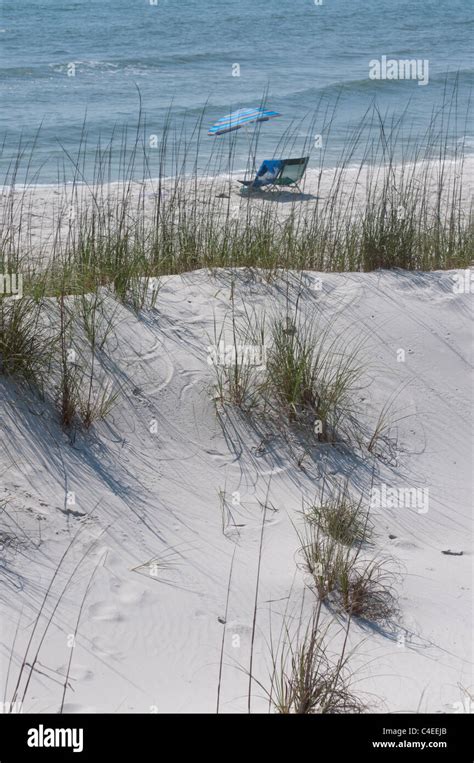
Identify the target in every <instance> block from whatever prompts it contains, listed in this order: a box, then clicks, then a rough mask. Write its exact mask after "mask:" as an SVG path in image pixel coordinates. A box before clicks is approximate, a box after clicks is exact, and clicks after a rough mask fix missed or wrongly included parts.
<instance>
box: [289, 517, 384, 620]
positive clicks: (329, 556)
mask: <svg viewBox="0 0 474 763" xmlns="http://www.w3.org/2000/svg"><path fill="white" fill-rule="evenodd" d="M300 540H301V553H302V555H303V560H304V566H305V568H306V569H307V571H308V572H309V573H310V574H311V576H312V578H313V581H314V587H315V590H316V592H317V594H318V597H319V599H320V601H322V602H325V603H326V604H327V605H328V606H330V607H332V608H334V609H336V611H339V612H345V613H346V614H347V615H349V616H350V617H355V618H360V619H366V620H370V621H373V622H382V621H387V620H389V619H390V618H391V617H392V616H393V615H394V614H395V612H396V600H395V596H394V592H393V579H394V575H393V572H392V570H391V565H390V561H389V560H388V559H385V558H382V557H379V558H374V559H366V558H364V557H363V556H362V554H361V546H360V545H359V546H358V547H357V548H356V549H355V550H354V549H353V548H350V547H349V546H346V545H343V544H342V543H341V542H339V541H338V540H336V539H335V538H333V537H331V536H326V535H324V533H323V531H322V529H321V527H320V526H319V525H318V526H315V525H314V524H313V523H310V524H307V525H305V529H304V530H303V532H302V533H300Z"/></svg>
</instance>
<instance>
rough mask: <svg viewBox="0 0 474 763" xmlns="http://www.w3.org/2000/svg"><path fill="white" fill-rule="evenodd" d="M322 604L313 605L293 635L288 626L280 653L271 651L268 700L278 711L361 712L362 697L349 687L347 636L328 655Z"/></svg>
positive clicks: (298, 713)
mask: <svg viewBox="0 0 474 763" xmlns="http://www.w3.org/2000/svg"><path fill="white" fill-rule="evenodd" d="M320 617H321V604H320V603H319V605H318V606H317V607H316V610H315V612H314V613H313V614H312V616H311V617H310V620H309V623H308V625H307V626H306V628H304V629H302V628H301V622H300V626H299V627H298V631H297V633H296V636H295V635H294V634H292V633H291V632H290V629H289V628H288V626H287V625H284V628H285V629H286V632H285V637H284V639H283V643H282V644H281V645H280V650H279V654H276V655H275V654H272V661H273V669H272V674H271V690H270V693H269V694H270V701H271V704H272V706H273V708H274V709H275V711H276V712H277V713H281V714H284V715H289V714H297V715H314V714H328V713H331V714H338V713H360V712H362V711H363V709H364V704H363V702H362V700H361V699H360V698H359V697H357V695H356V694H354V692H353V690H352V688H351V682H352V675H351V671H350V668H349V665H348V662H349V658H350V654H348V653H347V637H348V632H349V626H350V621H348V623H347V625H346V629H345V634H344V641H343V645H342V648H341V649H340V652H339V654H338V655H337V657H336V658H334V657H331V656H330V654H329V649H328V643H329V640H330V639H329V635H328V627H326V628H323V627H322V626H321V624H320Z"/></svg>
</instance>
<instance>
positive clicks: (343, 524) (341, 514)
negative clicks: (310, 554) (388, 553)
mask: <svg viewBox="0 0 474 763" xmlns="http://www.w3.org/2000/svg"><path fill="white" fill-rule="evenodd" d="M304 517H305V519H306V521H307V522H310V523H312V524H314V525H316V526H318V527H319V528H320V530H321V531H322V532H323V533H324V534H325V535H327V536H329V537H330V538H332V539H333V540H334V541H336V542H338V543H341V544H342V545H343V546H359V545H361V544H362V543H365V542H367V541H368V540H369V539H370V537H371V533H372V524H371V522H370V520H369V511H368V509H366V508H364V500H363V496H360V497H359V498H354V496H353V495H352V494H351V492H350V487H349V480H345V481H344V482H343V483H342V484H341V485H339V486H338V487H337V488H336V490H335V491H334V492H333V494H332V495H329V496H327V497H325V496H324V490H323V495H322V498H321V500H320V501H317V502H315V503H313V504H311V505H310V506H307V507H306V508H305V510H304Z"/></svg>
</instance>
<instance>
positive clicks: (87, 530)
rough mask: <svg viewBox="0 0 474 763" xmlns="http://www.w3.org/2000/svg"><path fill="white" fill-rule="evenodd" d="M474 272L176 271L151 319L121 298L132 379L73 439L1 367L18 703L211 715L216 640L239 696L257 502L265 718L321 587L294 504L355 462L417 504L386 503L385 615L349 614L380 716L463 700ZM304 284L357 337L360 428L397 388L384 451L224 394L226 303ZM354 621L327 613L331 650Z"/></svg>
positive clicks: (5, 626)
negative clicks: (281, 652) (223, 401)
mask: <svg viewBox="0 0 474 763" xmlns="http://www.w3.org/2000/svg"><path fill="white" fill-rule="evenodd" d="M310 181H311V176H309V182H310ZM313 190H314V188H313ZM305 191H306V192H308V186H306V187H305ZM36 193H37V196H36V199H37V200H38V202H37V203H39V198H40V194H41V198H42V200H43V202H47V204H50V205H53V204H54V198H55V195H54V191H52V190H43V191H41V192H39V191H37V192H36ZM262 203H263V202H262ZM308 203H311V202H308ZM465 276H466V274H465V273H464V271H462V272H458V273H456V272H452V271H448V272H431V273H417V272H403V271H397V270H395V271H393V272H388V271H385V272H382V271H380V272H373V273H341V274H328V273H314V272H311V273H309V272H308V273H304V274H303V280H301V278H300V276H298V275H297V274H291V273H283V272H282V273H281V274H280V275H279V276H278V277H274V278H273V279H272V280H271V281H270V282H268V281H267V280H266V278H265V277H263V278H259V277H258V273H253V274H252V273H249V272H247V271H244V270H241V271H239V273H238V274H237V275H235V274H234V278H233V279H232V278H231V275H230V274H229V273H228V272H225V271H217V272H215V273H214V274H213V275H211V274H209V272H207V271H204V270H201V271H197V272H194V273H189V274H185V275H182V276H169V277H165V278H164V279H163V281H164V282H163V285H162V288H161V290H160V292H159V295H158V299H157V302H156V305H155V308H154V309H150V310H149V311H147V312H146V313H145V314H144V315H142V316H141V317H140V318H137V317H136V316H135V315H134V314H133V313H132V312H131V311H130V310H128V309H126V308H125V307H120V306H117V304H116V303H115V302H114V301H113V300H112V298H111V297H110V296H109V297H106V298H105V307H106V308H107V306H108V307H109V308H110V310H114V311H117V310H118V313H117V314H116V321H115V328H114V331H113V332H112V334H111V336H110V337H109V339H108V340H107V345H106V350H105V352H106V356H107V368H108V372H109V374H110V375H111V377H112V378H113V379H114V382H115V383H116V384H117V387H118V389H119V390H120V393H119V396H118V399H117V400H116V402H115V405H114V407H113V409H112V410H111V412H110V414H109V415H108V416H107V417H106V418H105V420H104V421H99V422H97V423H95V424H94V426H93V428H92V429H91V430H90V431H89V432H86V433H82V432H78V433H77V434H76V436H75V437H74V438H73V439H72V440H71V437H70V434H68V433H66V432H64V431H63V430H62V428H61V426H60V425H59V423H58V421H57V419H56V418H55V416H54V414H53V413H52V411H51V403H50V402H44V403H40V402H38V400H37V399H36V398H35V397H34V396H30V395H28V394H25V392H24V391H21V390H20V389H19V388H18V386H17V385H16V384H15V383H14V382H13V381H9V380H8V379H4V378H2V380H1V384H2V406H1V418H2V429H3V437H2V444H1V452H0V459H1V468H2V474H3V484H2V493H1V496H0V498H1V501H2V528H1V530H2V546H1V558H2V569H3V574H4V583H3V586H2V595H1V597H0V606H1V619H2V638H1V645H0V648H1V651H0V659H1V666H2V674H3V675H4V676H7V680H6V684H5V685H4V688H3V690H4V692H5V696H6V698H7V699H11V698H12V697H14V696H16V699H17V700H21V699H22V697H23V709H24V711H25V712H52V713H54V712H57V711H58V709H59V708H60V707H61V701H62V697H63V690H64V685H65V684H67V685H66V694H65V699H64V706H63V710H64V711H65V712H73V713H76V712H97V713H102V712H130V713H134V712H145V713H148V712H174V711H175V712H180V713H187V712H192V711H198V712H214V711H215V710H216V697H217V687H218V684H219V666H220V662H221V643H222V639H223V638H224V642H223V643H224V649H223V659H222V676H221V686H220V712H234V711H238V712H240V711H246V709H247V696H248V669H249V659H250V652H251V642H252V631H253V617H254V600H255V593H256V575H257V566H258V561H259V546H260V541H261V532H262V519H265V522H264V532H263V544H262V553H261V569H260V584H259V590H258V597H257V609H256V623H255V632H254V639H253V640H254V648H253V653H254V656H253V669H252V672H253V675H254V677H255V680H254V683H253V686H252V711H254V712H265V711H267V709H268V697H267V696H266V695H265V690H264V688H262V687H266V688H268V687H269V674H270V672H271V644H273V647H274V648H275V649H276V648H277V646H278V640H279V638H281V628H282V624H283V623H284V622H286V623H287V625H288V627H289V628H290V629H293V628H294V627H296V626H297V622H298V619H299V617H300V616H301V613H302V616H303V618H305V617H307V616H309V613H310V611H311V609H312V607H313V605H314V601H315V595H314V591H313V590H312V587H311V576H309V575H308V573H307V571H305V569H304V564H303V560H302V556H301V553H300V550H299V549H300V545H301V544H300V542H299V540H298V536H297V529H298V528H300V527H301V524H302V522H303V517H302V514H301V512H302V506H303V503H304V502H305V501H306V502H312V501H313V502H314V500H315V499H317V497H318V495H319V496H320V494H321V489H322V484H323V482H324V480H325V479H326V480H327V479H332V480H336V481H337V480H338V479H343V478H344V477H345V476H348V475H350V476H351V480H352V482H353V487H354V489H355V490H357V491H360V492H361V493H363V494H364V495H365V496H366V500H367V496H368V494H369V491H370V489H371V488H373V487H374V486H375V487H377V486H379V487H380V490H382V489H383V486H384V485H385V486H386V487H387V486H388V487H389V488H392V489H395V490H399V489H400V490H406V489H408V490H411V489H417V490H419V491H421V492H420V495H421V494H422V495H423V496H424V499H426V500H423V501H422V502H420V503H416V504H413V505H411V506H407V505H403V503H402V502H401V503H399V504H397V502H396V501H395V503H394V502H393V501H392V504H391V505H388V506H379V507H377V506H375V507H374V508H372V509H371V520H372V521H373V524H374V532H373V537H372V540H371V543H370V546H369V547H368V550H367V553H370V555H371V556H376V557H378V558H384V559H385V560H387V564H388V565H389V567H390V569H391V570H392V571H393V572H394V574H395V578H394V582H393V587H394V592H395V595H396V599H397V611H396V613H394V614H393V616H392V617H391V618H390V620H389V622H387V623H385V624H383V625H378V624H373V623H370V622H368V621H364V620H358V619H356V618H355V619H354V620H353V622H352V625H351V629H350V634H349V645H350V650H354V653H353V654H351V657H350V672H351V675H352V681H353V684H354V685H353V691H354V692H355V694H357V695H358V696H359V697H360V698H361V700H362V701H363V702H364V705H365V706H366V708H367V709H368V710H371V711H375V712H378V711H383V710H389V711H391V712H398V711H409V712H425V711H432V712H437V713H438V712H464V711H465V703H466V702H468V703H469V702H470V699H469V697H470V696H471V697H472V634H471V627H472V547H471V540H470V532H471V527H472V515H471V496H472V468H471V466H472V462H471V457H472V441H471V439H470V432H471V413H470V411H471V404H472V376H471V373H470V372H471V364H472V293H469V292H468V291H467V290H464V293H460V290H459V289H454V288H453V286H454V284H456V283H458V282H459V283H461V282H462V283H468V282H469V280H468V281H466V280H465ZM468 278H469V274H468ZM319 279H321V280H319ZM231 281H233V283H234V285H233V287H232V288H231ZM462 291H463V290H461V292H462ZM297 294H299V295H300V296H299V304H300V309H301V311H302V313H303V314H308V315H309V314H312V313H313V312H316V313H317V314H318V315H320V316H321V317H322V319H324V321H326V322H328V323H329V324H330V325H331V326H335V327H336V326H337V329H338V331H340V332H342V334H343V335H344V336H345V337H346V338H347V339H350V340H351V341H353V342H356V341H358V340H360V339H361V338H362V339H363V340H364V348H363V349H364V355H365V357H366V359H367V365H366V366H364V375H363V382H362V383H361V384H360V387H359V391H358V394H357V404H358V405H359V406H360V410H361V414H360V415H361V417H362V421H363V422H365V423H367V425H368V427H369V430H370V427H371V426H373V422H374V419H376V417H377V416H378V414H379V412H380V410H381V408H382V407H383V405H384V404H385V403H386V402H387V400H388V399H390V398H392V399H393V401H394V406H393V410H392V414H391V416H392V423H391V426H390V428H389V430H387V432H386V433H385V435H384V437H383V438H382V439H381V441H380V443H379V447H378V448H377V450H376V451H375V452H368V451H367V450H366V449H365V450H364V449H363V448H362V449H359V448H357V447H352V446H351V447H348V446H346V445H344V444H343V443H341V444H335V445H333V444H330V443H315V444H314V446H313V447H311V448H309V449H308V451H307V452H303V451H302V449H301V447H300V446H299V444H298V440H297V439H295V438H293V437H292V436H291V435H290V434H288V433H285V432H284V431H279V430H272V429H267V428H265V427H264V428H263V429H262V430H260V431H259V428H258V426H257V427H256V426H253V425H252V423H251V421H250V420H249V418H248V416H246V415H245V414H242V413H241V412H239V411H238V410H235V409H233V408H232V407H231V406H224V407H222V406H220V405H219V404H218V405H217V408H216V404H215V402H214V401H213V391H212V390H213V383H214V381H215V380H214V376H213V368H212V366H210V365H209V362H208V357H209V345H210V344H212V341H213V340H212V337H213V336H214V330H215V325H217V326H221V325H224V324H225V325H227V326H228V321H229V307H230V304H231V299H233V300H234V304H235V309H236V314H237V317H238V318H239V319H240V318H242V317H243V316H244V314H245V309H247V310H248V309H251V310H255V311H256V313H259V314H262V313H263V312H266V313H267V314H268V315H271V314H272V311H276V312H278V310H284V309H285V304H288V303H287V300H288V299H289V300H290V302H291V304H294V300H295V299H296V295H297ZM232 295H233V296H232ZM288 295H289V296H288ZM111 302H113V304H111ZM400 350H403V351H404V352H403V353H402V354H400ZM401 357H403V360H400V358H401ZM380 495H381V493H380ZM265 505H266V506H267V508H266V509H264V506H265ZM223 506H224V507H227V509H228V512H229V513H226V511H227V509H226V511H224V510H223ZM70 544H72V545H70ZM68 549H69V550H68ZM62 557H64V558H63V560H62V562H61V558H62ZM232 561H233V572H232V578H231V580H230V584H229V572H230V569H231V565H232ZM58 565H59V567H58ZM76 565H79V566H78V567H76ZM55 570H58V571H57V572H56V573H55ZM84 597H85V598H84ZM226 601H227V604H226ZM302 602H303V603H302ZM42 603H43V606H42ZM226 609H227V613H226ZM346 620H347V618H346V619H345V618H344V615H341V614H339V615H338V614H334V613H331V612H330V611H329V610H324V624H325V625H327V626H328V627H329V628H330V630H329V632H328V644H329V647H328V648H329V652H330V654H331V655H334V656H337V654H338V649H339V648H340V645H341V641H342V639H343V637H344V633H343V631H344V623H345V622H346ZM35 623H36V626H35ZM48 623H49V627H48V628H47V626H48ZM32 629H34V630H33V636H32ZM45 629H47V630H45ZM341 629H342V630H341ZM43 634H46V635H45V637H44V639H42V636H43ZM31 636H32V639H33V640H32V644H30V647H29V649H27V644H28V640H29V638H30V637H31ZM71 647H73V651H72V653H71ZM37 649H38V652H37V651H36V650H37ZM35 654H36V658H34V655H35ZM71 655H72V659H71V662H70V663H69V660H70V658H71ZM33 659H35V670H34V671H33V672H32V675H31V681H30V683H29V687H28V690H27V691H26V693H25V694H24V695H23V694H22V691H23V689H24V681H25V679H26V677H27V675H28V669H27V668H26V669H25V670H24V671H23V679H22V682H21V685H20V691H19V692H18V693H17V694H16V695H15V693H14V688H15V685H16V682H17V678H18V676H19V674H20V672H21V666H22V663H24V662H25V661H26V663H28V664H30V665H31V664H32V661H33ZM257 682H260V685H259V683H257ZM469 692H470V694H469ZM463 708H464V709H463Z"/></svg>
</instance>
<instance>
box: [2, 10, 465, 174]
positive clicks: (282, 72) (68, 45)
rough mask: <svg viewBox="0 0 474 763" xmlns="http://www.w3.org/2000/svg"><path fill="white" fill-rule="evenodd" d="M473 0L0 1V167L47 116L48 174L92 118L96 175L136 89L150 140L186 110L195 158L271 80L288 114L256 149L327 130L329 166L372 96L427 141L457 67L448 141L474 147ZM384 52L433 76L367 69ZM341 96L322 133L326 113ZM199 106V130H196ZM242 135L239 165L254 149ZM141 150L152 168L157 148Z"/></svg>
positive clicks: (204, 155) (43, 142) (409, 134)
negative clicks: (100, 154) (473, 114)
mask: <svg viewBox="0 0 474 763" xmlns="http://www.w3.org/2000/svg"><path fill="white" fill-rule="evenodd" d="M473 7H474V6H473V4H472V2H471V0H450V1H449V2H447V1H446V2H445V1H443V0H436V1H435V0H421V1H420V0H417V1H416V2H415V1H413V0H412V1H411V2H410V1H409V0H398V1H395V2H394V1H392V2H390V1H389V0H365V1H364V0H323V4H322V5H317V4H316V3H315V2H314V0H27V2H26V1H25V0H21V1H19V0H2V3H1V11H0V29H1V31H0V45H1V52H0V75H1V124H0V137H1V138H2V140H3V138H4V137H5V136H6V147H5V148H4V151H3V157H2V167H1V168H0V169H1V170H3V176H4V175H5V168H6V167H7V165H8V161H9V159H10V158H11V156H12V154H13V153H14V150H15V146H16V145H17V144H18V140H19V139H20V136H22V139H23V141H26V142H27V143H28V142H29V141H31V140H32V139H33V137H34V135H35V133H36V131H37V130H38V128H39V126H40V124H41V125H42V127H41V130H40V132H39V134H38V138H37V145H36V148H35V152H34V160H33V168H34V169H37V168H39V167H40V166H41V167H42V169H41V172H40V174H39V175H38V177H37V180H38V182H51V181H54V179H55V177H56V174H57V171H58V166H61V165H62V164H63V163H64V162H65V164H66V167H67V170H66V171H67V172H69V169H70V167H69V162H68V160H67V158H66V153H65V151H64V149H66V150H67V151H68V152H70V153H71V154H72V155H75V154H76V152H77V150H78V144H79V140H80V134H81V130H82V126H83V123H84V119H85V118H86V131H87V142H88V148H87V149H86V151H85V154H86V162H85V173H86V175H87V174H90V173H91V171H92V170H91V167H92V164H93V161H94V151H93V147H94V146H95V145H96V144H97V142H98V141H99V139H100V140H102V142H104V141H106V140H107V139H108V138H109V137H110V135H111V134H112V131H113V129H114V126H115V127H122V126H123V125H127V126H129V127H130V129H132V128H133V126H134V125H135V124H136V121H137V114H138V91H137V86H138V88H139V90H140V93H141V99H142V110H143V114H144V115H145V116H146V125H145V127H144V132H143V134H144V136H145V141H146V140H147V136H149V135H160V134H161V131H162V129H163V125H164V123H165V119H166V114H167V112H168V110H169V108H170V105H171V104H172V114H173V119H174V122H175V124H178V125H181V124H182V123H183V120H184V125H185V129H186V133H187V135H188V136H189V139H190V141H191V143H195V142H196V141H197V140H198V139H199V142H200V144H201V148H200V160H199V161H200V166H202V167H204V166H205V164H206V161H207V159H208V154H209V151H210V149H211V144H212V142H213V141H216V140H221V139H220V138H210V137H208V136H207V130H206V128H207V127H208V126H209V125H210V124H212V122H213V121H214V120H216V119H218V118H219V117H221V116H223V115H224V114H226V113H228V112H229V111H231V110H232V109H235V108H238V107H240V106H244V107H247V106H254V105H258V104H259V102H260V100H261V97H262V94H263V92H264V91H265V90H267V91H268V96H267V102H268V105H269V107H271V108H272V109H276V110H278V111H281V112H282V114H283V116H282V117H281V118H280V119H278V120H275V121H273V122H271V123H268V124H265V125H263V126H262V128H261V132H260V145H259V150H258V151H259V154H262V156H263V154H273V152H274V151H276V150H277V148H276V147H277V145H278V141H279V140H280V138H281V136H282V135H283V134H285V132H286V131H288V130H289V129H290V125H293V127H292V128H291V129H292V131H293V132H294V134H295V135H296V137H297V138H298V139H299V140H300V145H301V142H302V141H303V140H304V138H305V137H307V136H308V135H309V134H310V133H313V132H314V133H315V134H319V133H322V134H323V140H324V150H325V152H326V153H325V157H326V158H325V161H326V162H327V163H329V164H330V163H335V162H336V161H337V159H338V157H339V156H340V154H341V151H342V149H343V146H344V144H345V143H346V144H347V137H348V135H350V134H351V132H352V131H353V130H354V128H355V126H356V125H357V124H358V123H359V122H360V120H361V119H362V117H363V115H364V113H365V111H366V110H367V108H369V107H370V106H371V104H373V102H374V99H375V102H376V104H377V106H378V107H379V109H380V111H381V113H382V114H386V113H388V114H390V115H393V114H394V115H400V114H401V113H402V112H403V111H404V110H405V109H406V110H407V114H406V117H405V128H404V130H403V132H402V134H401V135H400V136H399V137H400V140H399V143H400V145H406V144H409V143H410V141H411V142H413V141H422V140H423V135H424V133H425V131H426V128H427V125H428V124H429V121H430V119H431V115H432V112H433V110H436V109H437V108H438V107H439V106H440V105H441V103H442V101H443V97H444V93H445V88H446V85H447V87H448V93H449V92H451V91H452V85H453V81H454V79H455V77H457V80H458V87H457V93H456V97H457V110H458V118H457V120H456V121H455V120H454V119H453V120H452V121H451V123H450V124H449V125H447V130H448V133H449V141H450V149H453V150H454V147H455V146H456V145H460V144H462V145H465V146H466V150H468V151H472V150H474V143H473V137H472V136H473V134H474V129H473V128H472V125H471V127H470V128H469V126H467V127H466V122H465V120H464V117H465V115H466V109H467V103H468V98H469V94H470V92H471V90H472V83H473V54H472V47H473V46H472V43H473V36H474V22H473ZM383 55H385V56H387V57H388V58H389V59H397V60H398V59H420V60H421V61H424V60H427V61H429V80H428V84H426V85H420V84H418V81H417V80H401V79H399V80H389V79H384V80H373V79H370V77H369V63H370V61H371V60H372V59H380V58H381V56H383ZM236 64H238V65H239V67H240V72H239V70H238V67H237V66H236ZM71 74H73V75H74V76H70V75H71ZM235 74H240V76H234V75H235ZM338 98H339V103H338V107H337V115H336V118H335V120H334V122H333V124H332V126H331V129H330V130H328V129H327V120H328V116H327V113H326V109H327V108H329V109H330V108H332V105H333V104H334V103H335V101H336V99H338ZM204 106H206V112H205V117H204V123H203V125H202V128H201V129H200V130H198V131H195V132H194V134H192V127H193V125H194V124H195V123H196V120H197V119H198V118H199V115H200V113H201V111H202V109H203V107H204ZM316 108H318V111H317V115H316V122H315V125H314V126H312V127H311V128H310V126H309V122H310V118H311V117H310V116H309V115H311V114H313V112H314V110H315V109H316ZM305 116H307V120H306V122H302V121H301V120H303V118H304V117H305ZM368 125H369V120H368V119H367V126H368ZM445 126H446V125H445ZM241 133H242V135H241V134H240V133H239V134H238V136H237V143H236V153H237V156H236V160H235V166H239V164H240V165H241V164H242V163H243V162H244V159H243V157H244V154H245V153H246V152H247V147H248V144H247V142H246V137H245V134H244V131H241ZM61 146H62V147H61ZM295 150H296V147H295ZM315 150H316V151H317V150H318V149H315ZM148 153H149V157H148V161H149V162H150V173H151V174H152V175H153V174H154V172H155V171H156V172H157V169H156V168H157V163H158V152H157V151H156V150H155V151H154V152H153V149H152V148H150V151H149V152H148ZM0 182H1V179H0Z"/></svg>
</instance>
